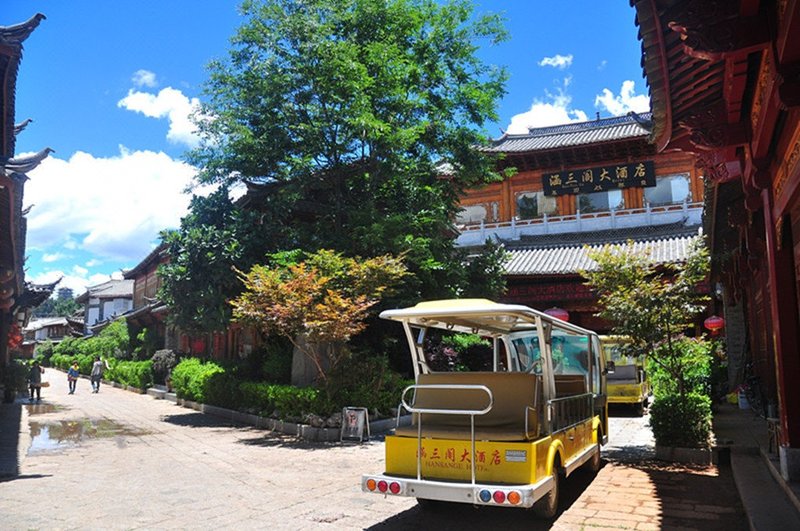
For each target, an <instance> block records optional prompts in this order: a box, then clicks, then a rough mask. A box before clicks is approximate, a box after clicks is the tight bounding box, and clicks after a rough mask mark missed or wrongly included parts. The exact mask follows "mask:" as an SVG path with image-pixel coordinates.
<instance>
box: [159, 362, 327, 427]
mask: <svg viewBox="0 0 800 531" xmlns="http://www.w3.org/2000/svg"><path fill="white" fill-rule="evenodd" d="M172 387H173V388H174V389H175V392H176V394H177V395H178V396H179V397H180V398H185V399H187V400H194V401H196V402H203V403H205V404H210V405H214V406H219V407H226V408H231V409H247V410H256V411H258V412H259V413H262V414H266V415H270V414H272V413H273V412H275V411H278V412H279V414H280V416H281V417H299V416H302V415H304V414H307V413H317V414H321V415H325V414H327V413H329V411H327V409H328V408H327V407H326V406H325V404H323V401H321V400H320V398H319V397H320V393H319V390H317V389H313V388H298V387H293V386H290V385H278V384H269V383H264V382H251V381H242V380H239V379H238V378H236V376H235V375H234V374H233V373H232V372H227V371H226V369H225V368H224V367H222V366H220V365H218V364H217V363H214V362H212V361H208V362H204V361H202V360H199V359H197V358H187V359H184V360H183V361H181V362H180V363H179V364H178V365H177V366H176V367H175V369H174V370H173V371H172Z"/></svg>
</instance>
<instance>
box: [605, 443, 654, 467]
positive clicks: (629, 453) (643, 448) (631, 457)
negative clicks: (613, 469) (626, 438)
mask: <svg viewBox="0 0 800 531" xmlns="http://www.w3.org/2000/svg"><path fill="white" fill-rule="evenodd" d="M654 455H655V450H654V449H653V447H652V446H651V445H646V444H643V445H638V446H634V445H628V446H606V447H605V448H603V458H605V459H606V460H607V461H608V462H610V463H616V464H632V463H641V462H642V461H646V460H652V459H653V456H654Z"/></svg>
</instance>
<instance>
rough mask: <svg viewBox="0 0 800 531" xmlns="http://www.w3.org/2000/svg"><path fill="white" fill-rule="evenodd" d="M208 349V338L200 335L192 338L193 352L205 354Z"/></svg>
mask: <svg viewBox="0 0 800 531" xmlns="http://www.w3.org/2000/svg"><path fill="white" fill-rule="evenodd" d="M205 351H206V340H205V339H203V338H202V337H198V338H195V339H193V340H192V354H203V353H204V352H205Z"/></svg>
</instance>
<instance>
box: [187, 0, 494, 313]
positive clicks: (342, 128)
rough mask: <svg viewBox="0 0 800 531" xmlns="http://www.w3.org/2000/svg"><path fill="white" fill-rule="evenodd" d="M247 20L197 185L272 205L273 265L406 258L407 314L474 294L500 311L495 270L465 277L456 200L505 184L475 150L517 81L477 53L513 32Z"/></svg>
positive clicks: (401, 17) (218, 85)
mask: <svg viewBox="0 0 800 531" xmlns="http://www.w3.org/2000/svg"><path fill="white" fill-rule="evenodd" d="M242 10H243V13H244V15H245V17H246V22H245V23H244V25H243V26H242V27H241V28H240V29H239V31H238V33H237V34H236V36H235V37H234V38H233V40H232V44H233V46H232V50H231V52H230V57H229V58H228V59H227V60H226V61H219V62H215V63H212V65H211V66H210V71H211V76H210V80H209V81H208V83H207V86H206V92H207V96H208V99H207V101H206V103H205V104H204V107H203V108H202V111H201V113H199V114H198V117H197V124H198V127H199V130H200V132H201V134H202V136H203V139H204V141H203V143H202V144H201V146H200V147H199V148H198V149H197V150H195V151H193V152H192V153H190V156H189V158H190V161H191V162H192V163H194V164H195V165H196V166H197V167H199V168H202V170H201V172H200V175H199V180H200V182H203V183H224V184H232V183H236V182H245V183H249V184H250V185H251V186H259V187H260V189H262V190H265V191H266V193H264V194H262V195H261V196H260V199H259V202H258V204H257V205H253V206H252V207H251V208H255V209H258V210H259V211H260V213H261V214H262V216H263V218H262V220H261V221H262V223H263V226H264V227H265V228H267V227H268V228H267V229H266V230H268V231H269V232H270V233H271V234H273V235H274V237H275V240H274V241H275V242H276V245H275V247H273V248H274V249H292V248H298V247H299V248H303V249H307V250H311V251H313V250H317V249H335V250H337V251H339V252H342V253H344V254H346V255H348V256H367V257H370V256H380V255H383V254H387V253H388V254H392V255H395V256H399V255H403V256H404V257H405V262H406V264H407V265H408V267H409V270H410V271H411V272H412V273H413V277H410V278H409V279H407V281H406V282H405V283H404V286H403V293H401V294H400V295H399V298H400V299H402V300H403V301H404V302H415V301H416V300H418V299H419V298H434V297H447V296H454V295H459V294H462V293H463V291H464V289H465V287H466V286H470V285H471V286H472V287H473V288H475V289H477V288H478V287H479V286H483V287H484V288H485V290H484V293H483V294H484V295H486V296H495V295H497V292H498V289H502V283H501V282H498V280H497V279H498V276H499V274H498V272H497V268H494V267H489V268H488V271H489V273H490V274H491V275H492V277H491V278H489V274H484V275H482V276H479V277H478V278H477V279H476V278H475V275H471V274H469V273H468V272H466V271H465V267H466V264H468V263H469V257H468V256H467V254H466V253H464V252H463V251H461V250H459V249H457V248H455V246H454V242H453V236H454V234H455V231H454V229H453V224H452V221H453V219H454V218H455V214H456V212H457V211H458V197H459V194H460V193H461V192H462V191H463V190H464V189H465V188H467V187H473V186H477V185H479V184H482V183H485V182H487V181H490V180H492V179H494V178H495V177H496V176H495V175H494V173H493V171H492V169H493V168H494V161H493V160H492V159H490V158H489V157H488V156H487V155H486V154H485V153H483V152H481V151H479V150H476V149H475V146H476V145H479V144H481V143H482V142H484V141H485V136H484V135H483V134H482V133H481V131H480V129H481V128H482V127H483V126H484V125H485V124H486V123H487V122H488V121H491V120H494V119H495V118H496V113H495V109H496V102H497V100H498V98H499V97H500V96H501V95H502V94H503V93H504V88H503V87H504V82H505V79H506V74H505V71H504V70H503V69H502V68H496V67H494V66H491V65H488V64H485V63H484V62H483V61H481V60H480V59H479V58H478V57H477V54H476V52H477V50H478V44H477V42H478V41H479V40H487V41H489V42H491V43H496V42H499V41H501V40H503V39H504V38H505V32H504V30H503V28H502V21H501V19H500V18H499V17H498V16H497V15H485V16H478V17H476V16H474V14H473V9H472V5H471V4H470V3H469V2H468V1H465V0H453V1H450V2H446V3H442V4H440V3H437V2H434V1H431V0H388V1H381V2H376V1H374V0H304V1H296V0H264V1H247V2H245V3H244V4H243V6H242ZM487 256H489V257H491V256H495V257H496V255H492V254H489V255H487ZM240 269H246V268H240ZM470 280H478V281H479V283H478V284H474V283H473V284H470ZM226 282H227V280H226ZM498 286H499V288H498ZM214 300H216V299H214ZM215 311H216V310H215Z"/></svg>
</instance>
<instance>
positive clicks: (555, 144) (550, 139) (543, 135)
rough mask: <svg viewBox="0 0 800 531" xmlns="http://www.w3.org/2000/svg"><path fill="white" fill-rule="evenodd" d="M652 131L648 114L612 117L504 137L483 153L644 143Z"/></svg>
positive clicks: (542, 128) (531, 130)
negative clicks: (629, 141) (631, 141)
mask: <svg viewBox="0 0 800 531" xmlns="http://www.w3.org/2000/svg"><path fill="white" fill-rule="evenodd" d="M651 128H652V113H649V112H648V113H642V114H638V115H628V116H616V117H613V118H603V119H598V120H593V121H591V122H578V123H570V124H564V125H556V126H552V127H539V128H536V129H530V130H529V131H528V133H527V134H523V135H509V134H505V135H503V136H502V137H500V138H499V139H497V140H494V141H493V142H492V144H491V145H490V146H487V147H485V148H483V149H484V151H487V152H492V153H524V152H530V151H546V150H551V149H559V148H563V147H570V146H584V145H589V144H599V143H603V142H612V141H614V140H625V139H630V138H642V139H646V138H647V136H648V135H649V134H650V129H651Z"/></svg>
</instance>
